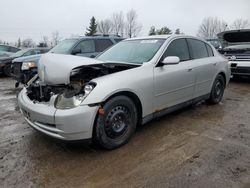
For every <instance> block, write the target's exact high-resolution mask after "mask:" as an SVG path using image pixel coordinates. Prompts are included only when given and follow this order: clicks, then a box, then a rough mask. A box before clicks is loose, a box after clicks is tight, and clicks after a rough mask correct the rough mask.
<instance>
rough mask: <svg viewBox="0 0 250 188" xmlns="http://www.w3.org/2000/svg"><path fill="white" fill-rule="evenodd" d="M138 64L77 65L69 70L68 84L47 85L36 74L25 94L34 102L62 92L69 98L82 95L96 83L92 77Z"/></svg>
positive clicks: (48, 99)
mask: <svg viewBox="0 0 250 188" xmlns="http://www.w3.org/2000/svg"><path fill="white" fill-rule="evenodd" d="M138 66H140V65H136V64H123V63H103V64H94V65H93V64H92V65H83V66H79V67H76V68H74V69H72V70H71V72H70V83H69V84H57V85H48V84H46V83H44V82H43V81H41V80H40V79H39V77H38V76H36V77H35V78H34V79H33V80H32V82H31V83H29V84H28V86H27V88H26V89H27V96H28V97H29V98H30V100H32V101H34V102H48V101H50V98H51V97H52V96H53V95H59V94H62V95H63V97H65V98H71V97H74V96H76V95H83V96H84V95H86V92H88V90H90V89H93V88H94V87H95V86H96V83H94V82H92V81H91V80H92V79H94V78H98V77H102V76H105V75H109V74H113V73H116V72H120V71H125V70H128V69H131V68H135V67H138ZM91 87H92V88H91Z"/></svg>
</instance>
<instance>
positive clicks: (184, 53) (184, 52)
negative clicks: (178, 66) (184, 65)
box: [162, 39, 190, 61]
mask: <svg viewBox="0 0 250 188" xmlns="http://www.w3.org/2000/svg"><path fill="white" fill-rule="evenodd" d="M167 56H177V57H179V58H180V61H187V60H189V59H190V55H189V50H188V45H187V41H186V39H176V40H174V41H172V42H171V43H170V44H169V46H168V48H167V50H166V51H165V53H164V55H163V58H162V59H164V58H165V57H167Z"/></svg>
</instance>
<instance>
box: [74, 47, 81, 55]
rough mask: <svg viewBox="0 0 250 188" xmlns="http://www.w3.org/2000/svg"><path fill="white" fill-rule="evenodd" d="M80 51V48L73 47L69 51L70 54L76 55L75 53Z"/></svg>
mask: <svg viewBox="0 0 250 188" xmlns="http://www.w3.org/2000/svg"><path fill="white" fill-rule="evenodd" d="M81 52H82V51H81V48H74V49H73V50H72V52H71V54H72V55H76V54H80V53H81Z"/></svg>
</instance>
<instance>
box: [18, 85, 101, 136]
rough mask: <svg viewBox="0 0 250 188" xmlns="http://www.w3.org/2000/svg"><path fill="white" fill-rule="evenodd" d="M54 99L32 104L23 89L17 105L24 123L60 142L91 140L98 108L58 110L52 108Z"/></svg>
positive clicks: (83, 107) (79, 107) (82, 107)
mask: <svg viewBox="0 0 250 188" xmlns="http://www.w3.org/2000/svg"><path fill="white" fill-rule="evenodd" d="M54 100H55V97H54V98H52V99H51V101H50V102H48V103H34V102H33V101H31V100H30V99H29V98H28V96H27V95H26V89H25V88H24V89H23V90H22V91H21V92H20V93H19V95H18V105H19V107H20V110H21V112H22V114H23V115H24V119H25V120H26V122H27V123H28V124H29V125H30V126H31V127H33V128H34V129H36V130H38V131H40V132H42V133H44V134H46V135H48V136H51V137H54V138H57V139H61V140H82V139H90V138H92V131H93V126H94V121H95V116H96V113H97V110H98V106H94V107H89V106H88V105H84V106H78V107H76V108H72V109H65V110H60V109H56V108H55V107H54Z"/></svg>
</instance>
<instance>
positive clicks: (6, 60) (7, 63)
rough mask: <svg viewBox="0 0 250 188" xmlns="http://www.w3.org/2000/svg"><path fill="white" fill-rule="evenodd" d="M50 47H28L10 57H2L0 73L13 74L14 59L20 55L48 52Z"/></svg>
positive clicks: (0, 59)
mask: <svg viewBox="0 0 250 188" xmlns="http://www.w3.org/2000/svg"><path fill="white" fill-rule="evenodd" d="M48 50H49V49H47V48H27V49H23V50H20V51H18V52H16V53H14V54H12V55H11V56H9V57H2V58H0V73H2V74H4V75H6V76H11V72H12V64H11V63H12V60H14V59H15V58H18V57H24V56H30V55H34V54H41V53H45V52H47V51H48Z"/></svg>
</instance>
